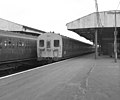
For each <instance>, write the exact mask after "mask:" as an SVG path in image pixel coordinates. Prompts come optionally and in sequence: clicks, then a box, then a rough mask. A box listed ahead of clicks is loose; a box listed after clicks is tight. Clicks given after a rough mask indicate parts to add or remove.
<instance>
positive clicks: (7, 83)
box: [0, 54, 120, 100]
mask: <svg viewBox="0 0 120 100" xmlns="http://www.w3.org/2000/svg"><path fill="white" fill-rule="evenodd" d="M119 99H120V60H118V62H117V63H114V59H113V58H109V57H107V56H102V57H99V59H97V60H95V59H94V54H90V55H85V56H81V57H76V58H72V59H68V60H65V61H61V62H58V63H55V64H50V65H49V66H48V65H46V66H45V67H42V68H37V69H34V70H31V71H28V72H25V73H21V74H17V75H14V76H11V77H6V78H2V79H0V100H119Z"/></svg>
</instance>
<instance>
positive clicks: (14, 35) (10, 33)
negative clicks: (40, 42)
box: [0, 30, 37, 39]
mask: <svg viewBox="0 0 120 100" xmlns="http://www.w3.org/2000/svg"><path fill="white" fill-rule="evenodd" d="M0 35H2V36H8V37H11V36H12V37H17V38H25V39H37V36H33V35H27V34H21V33H17V32H9V31H3V30H0Z"/></svg>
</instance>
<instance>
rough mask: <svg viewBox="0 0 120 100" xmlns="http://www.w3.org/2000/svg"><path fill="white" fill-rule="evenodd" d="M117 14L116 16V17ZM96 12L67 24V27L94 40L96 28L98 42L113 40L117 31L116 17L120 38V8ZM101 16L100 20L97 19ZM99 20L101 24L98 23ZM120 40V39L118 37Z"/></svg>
mask: <svg viewBox="0 0 120 100" xmlns="http://www.w3.org/2000/svg"><path fill="white" fill-rule="evenodd" d="M115 14H116V17H115ZM98 15H99V17H98V16H97V13H96V12H94V13H92V14H89V15H87V16H84V17H82V18H79V19H77V20H74V21H72V22H69V23H67V24H66V26H67V29H68V30H70V31H73V32H75V33H77V34H78V35H80V36H82V37H85V38H86V39H88V40H90V41H92V42H94V40H95V30H96V29H97V30H98V44H101V42H103V41H104V40H106V41H110V42H113V41H114V31H115V18H116V27H117V32H118V34H117V38H120V10H116V11H115V10H111V11H102V12H99V13H98ZM97 18H99V20H97ZM98 22H99V25H98ZM118 40H119V39H118Z"/></svg>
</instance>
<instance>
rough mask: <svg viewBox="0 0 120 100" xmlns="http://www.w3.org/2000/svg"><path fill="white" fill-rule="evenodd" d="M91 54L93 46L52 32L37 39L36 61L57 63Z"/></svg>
mask: <svg viewBox="0 0 120 100" xmlns="http://www.w3.org/2000/svg"><path fill="white" fill-rule="evenodd" d="M92 52H94V47H93V45H91V44H87V43H84V42H81V41H78V40H75V39H72V38H69V37H66V36H62V35H60V34H56V33H53V32H47V33H44V34H42V35H40V36H38V38H37V57H38V61H40V60H53V61H58V60H62V59H66V58H71V57H75V56H79V55H82V54H87V53H92Z"/></svg>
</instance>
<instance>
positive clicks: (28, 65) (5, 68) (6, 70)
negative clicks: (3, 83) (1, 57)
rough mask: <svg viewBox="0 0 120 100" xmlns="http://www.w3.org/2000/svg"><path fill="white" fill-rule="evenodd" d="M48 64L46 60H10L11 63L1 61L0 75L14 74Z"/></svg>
mask: <svg viewBox="0 0 120 100" xmlns="http://www.w3.org/2000/svg"><path fill="white" fill-rule="evenodd" d="M45 64H48V62H46V61H39V62H38V61H36V60H35V59H34V60H28V61H20V62H11V63H2V64H0V77H3V76H7V75H10V74H14V73H17V72H21V71H25V70H28V69H32V68H35V67H40V66H42V65H45Z"/></svg>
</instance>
